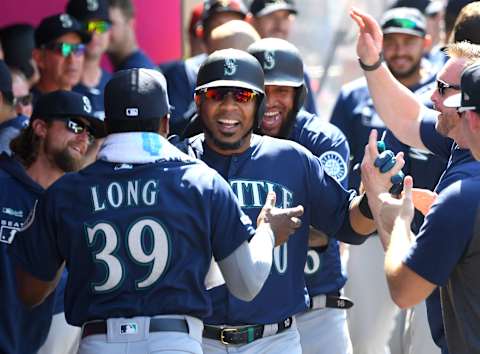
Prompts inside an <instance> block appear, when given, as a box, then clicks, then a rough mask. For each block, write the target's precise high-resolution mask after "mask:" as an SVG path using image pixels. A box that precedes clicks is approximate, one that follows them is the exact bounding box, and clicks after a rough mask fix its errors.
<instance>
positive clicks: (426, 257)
mask: <svg viewBox="0 0 480 354" xmlns="http://www.w3.org/2000/svg"><path fill="white" fill-rule="evenodd" d="M479 191H480V179H479V176H477V177H471V178H466V179H462V180H461V181H457V182H455V183H453V184H451V185H450V186H448V187H447V188H445V189H444V190H443V191H442V192H441V193H440V195H439V197H438V199H437V201H436V202H435V203H434V205H433V206H432V209H431V210H430V212H429V213H428V214H427V216H426V218H425V223H424V224H423V225H422V228H421V230H420V232H419V234H418V236H417V238H416V242H415V244H414V245H413V246H412V248H411V250H410V251H409V252H408V254H407V256H406V257H405V259H404V263H405V264H406V265H407V266H408V267H409V268H410V269H412V270H413V271H415V272H416V273H417V274H419V275H420V276H422V277H423V278H425V279H426V280H428V281H429V282H431V283H433V284H436V285H438V286H439V287H440V293H441V298H442V308H441V309H440V308H439V309H437V310H439V311H443V317H444V319H445V321H444V325H445V333H446V339H447V342H448V347H449V349H450V352H455V353H478V351H479V349H480V347H479V345H478V340H477V339H478V328H477V330H476V331H475V330H474V331H472V329H473V328H475V327H478V315H479V312H478V304H479V290H480V287H479V286H478V285H477V284H478V282H477V276H478V260H477V258H478V254H479V253H478V245H479V243H478V215H479V198H480V192H479ZM452 220H454V222H452ZM458 318H460V320H459V319H458ZM443 340H444V339H443ZM443 343H445V341H443ZM459 343H461V345H460V347H464V349H463V350H458V349H457V350H458V351H454V350H452V347H453V346H452V344H454V345H455V346H457V347H458V344H459ZM442 352H446V351H445V350H442Z"/></svg>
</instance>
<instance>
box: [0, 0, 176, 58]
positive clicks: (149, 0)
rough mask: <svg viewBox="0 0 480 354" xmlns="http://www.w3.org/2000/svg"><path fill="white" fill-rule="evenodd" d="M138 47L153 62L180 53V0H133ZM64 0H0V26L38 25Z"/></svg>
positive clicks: (58, 10)
mask: <svg viewBox="0 0 480 354" xmlns="http://www.w3.org/2000/svg"><path fill="white" fill-rule="evenodd" d="M133 2H134V4H135V9H136V14H137V15H136V24H137V25H136V32H137V38H138V43H139V45H140V47H141V48H142V49H143V50H144V51H145V52H146V53H147V54H148V55H149V56H150V57H151V58H152V59H153V61H154V62H155V63H161V62H163V61H167V60H172V59H179V58H180V57H181V56H182V6H181V0H133ZM66 3H67V0H0V27H1V26H5V25H9V24H12V23H18V22H22V23H29V24H32V25H34V26H36V25H38V23H39V22H40V21H41V19H42V18H44V17H46V16H49V15H53V14H55V13H59V12H63V10H64V9H65V5H66Z"/></svg>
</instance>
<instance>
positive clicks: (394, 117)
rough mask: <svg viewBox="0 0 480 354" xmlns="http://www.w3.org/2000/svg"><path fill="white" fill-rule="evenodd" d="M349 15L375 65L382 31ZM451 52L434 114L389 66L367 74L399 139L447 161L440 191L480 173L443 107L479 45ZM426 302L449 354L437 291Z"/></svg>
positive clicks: (452, 113)
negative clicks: (402, 82) (354, 22)
mask: <svg viewBox="0 0 480 354" xmlns="http://www.w3.org/2000/svg"><path fill="white" fill-rule="evenodd" d="M351 16H352V18H353V19H354V20H355V21H356V22H357V24H358V26H359V28H360V36H359V41H358V45H357V53H358V55H359V57H360V60H361V61H362V62H363V63H364V64H367V65H372V63H374V62H375V61H376V60H377V61H378V57H379V55H378V53H379V51H381V49H382V44H381V32H380V31H381V30H380V27H379V25H378V24H377V22H376V21H375V20H374V19H373V18H372V17H371V16H370V15H368V14H366V13H363V12H360V11H358V10H355V11H353V12H352V13H351ZM372 39H373V40H372ZM447 53H448V56H449V57H450V59H449V60H448V61H447V63H446V64H445V65H444V67H443V68H442V70H441V71H440V72H439V73H438V79H439V81H437V90H435V91H434V93H433V94H432V97H431V98H432V101H433V103H434V108H435V109H436V111H433V110H429V109H426V108H425V107H424V106H423V105H422V103H421V102H420V101H418V99H417V98H416V96H414V95H412V94H411V93H410V92H409V91H408V90H405V89H404V88H403V87H402V86H401V85H400V84H399V83H398V82H397V81H396V80H395V79H394V77H393V76H391V74H390V73H389V71H388V69H387V68H386V67H385V66H383V65H378V66H377V67H376V68H375V69H373V70H370V71H365V76H366V78H367V82H368V87H369V90H370V93H371V95H372V98H373V100H374V102H375V107H376V109H377V110H378V112H379V113H380V116H381V117H382V119H383V120H384V121H385V124H387V126H388V127H389V128H390V129H391V130H392V132H393V133H394V134H395V136H397V137H398V138H399V139H400V140H401V141H402V142H403V143H406V144H408V145H409V146H413V147H418V148H422V149H425V148H428V150H430V151H431V152H432V153H434V154H436V155H438V156H440V157H443V158H445V159H448V160H449V163H448V165H447V168H446V170H445V172H444V174H443V175H442V177H441V179H440V181H439V183H438V185H437V186H436V188H435V191H436V192H437V193H438V192H441V191H442V190H443V189H445V188H446V187H447V186H449V185H450V184H452V183H453V182H455V181H458V180H460V179H464V178H467V177H471V176H476V175H479V174H480V164H479V163H478V162H476V161H474V159H473V157H472V155H471V154H470V152H469V150H468V149H466V147H467V145H466V142H465V137H464V136H463V133H462V131H461V129H460V124H459V123H460V117H459V116H458V113H457V112H456V110H455V109H453V108H449V107H446V106H445V104H444V102H445V100H446V99H447V98H448V97H450V96H452V95H454V94H455V93H458V85H459V82H460V74H461V72H462V70H463V69H464V68H465V67H466V66H468V65H469V64H471V63H472V62H474V61H476V60H479V59H480V47H479V46H477V45H473V44H470V43H466V42H461V43H453V44H450V45H448V47H447ZM374 66H375V65H374ZM430 205H431V202H430V203H427V208H426V209H427V210H428V207H429V206H430ZM426 303H427V312H428V320H429V325H430V331H431V333H432V337H433V339H434V341H435V343H436V344H437V345H438V346H440V347H441V349H442V353H448V349H447V346H446V342H445V335H444V326H443V322H442V315H441V307H440V297H439V294H438V291H435V292H434V293H433V294H432V295H431V296H429V297H428V299H427V301H426Z"/></svg>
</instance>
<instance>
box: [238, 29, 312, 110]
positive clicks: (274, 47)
mask: <svg viewBox="0 0 480 354" xmlns="http://www.w3.org/2000/svg"><path fill="white" fill-rule="evenodd" d="M247 51H248V52H249V53H250V54H252V55H253V56H254V57H255V58H257V60H258V61H259V62H260V64H261V65H262V67H263V72H264V74H265V85H276V86H291V87H295V88H297V90H296V94H295V104H294V111H295V112H294V113H295V115H296V113H297V112H298V111H299V110H300V108H301V107H302V106H303V103H304V101H305V97H306V95H307V88H306V86H305V81H304V78H303V75H304V73H303V61H302V58H301V56H300V52H299V51H298V49H297V48H296V47H295V46H294V45H293V44H291V43H290V42H287V41H286V40H283V39H280V38H264V39H262V40H260V41H257V42H255V43H253V44H252V45H250V46H249V47H248V49H247Z"/></svg>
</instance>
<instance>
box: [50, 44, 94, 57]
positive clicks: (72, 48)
mask: <svg viewBox="0 0 480 354" xmlns="http://www.w3.org/2000/svg"><path fill="white" fill-rule="evenodd" d="M45 48H46V49H48V50H51V51H52V52H55V53H57V54H60V55H62V56H63V57H65V58H66V57H68V56H69V55H71V54H74V55H82V54H83V53H85V44H82V43H79V44H72V43H62V42H60V43H49V44H47V45H45Z"/></svg>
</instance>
